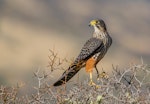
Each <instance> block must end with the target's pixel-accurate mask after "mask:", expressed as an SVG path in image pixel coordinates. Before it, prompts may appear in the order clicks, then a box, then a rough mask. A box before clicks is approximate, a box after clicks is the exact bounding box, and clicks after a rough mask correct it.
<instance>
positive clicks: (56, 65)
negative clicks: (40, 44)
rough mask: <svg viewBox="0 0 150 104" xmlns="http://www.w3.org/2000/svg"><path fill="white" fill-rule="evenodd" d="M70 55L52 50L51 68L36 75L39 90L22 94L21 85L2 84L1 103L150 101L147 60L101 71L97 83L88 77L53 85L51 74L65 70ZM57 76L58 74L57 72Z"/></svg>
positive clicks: (134, 103) (142, 103) (143, 103)
mask: <svg viewBox="0 0 150 104" xmlns="http://www.w3.org/2000/svg"><path fill="white" fill-rule="evenodd" d="M64 62H68V61H67V60H66V59H60V58H59V57H58V54H56V53H55V52H54V51H52V50H50V56H49V65H48V67H49V69H50V70H42V69H40V68H39V69H37V70H36V71H35V72H34V73H33V75H34V78H36V79H37V83H38V85H37V86H34V87H33V88H34V89H35V91H36V93H33V94H32V95H24V96H18V92H19V89H21V87H22V86H21V85H20V84H17V86H15V87H14V86H12V87H7V86H3V85H1V86H0V104H149V102H150V66H148V65H146V64H144V63H143V61H142V60H141V64H138V65H137V64H132V65H131V66H130V67H128V68H124V69H119V68H118V67H117V66H112V74H111V75H108V74H107V73H106V72H102V73H101V74H100V78H99V80H97V85H98V86H99V87H95V86H89V85H88V81H83V82H81V83H75V84H73V87H72V88H70V89H68V87H67V86H68V85H63V86H61V87H56V88H55V87H53V86H51V84H50V83H49V82H50V78H51V77H52V75H53V72H54V71H58V70H63V67H62V65H63V63H64ZM53 77H54V76H53Z"/></svg>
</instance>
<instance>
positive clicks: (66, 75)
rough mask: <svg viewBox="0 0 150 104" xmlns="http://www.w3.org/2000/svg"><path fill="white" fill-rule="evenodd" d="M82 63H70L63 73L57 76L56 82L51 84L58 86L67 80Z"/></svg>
mask: <svg viewBox="0 0 150 104" xmlns="http://www.w3.org/2000/svg"><path fill="white" fill-rule="evenodd" d="M81 68H82V65H72V66H70V67H69V68H68V70H66V71H65V72H64V73H63V75H62V76H61V77H60V78H59V80H58V81H57V82H55V83H54V84H53V86H60V85H62V84H65V83H66V82H68V81H69V80H70V79H71V78H72V77H73V76H74V75H75V74H76V73H77V72H78V71H79V70H80V69H81Z"/></svg>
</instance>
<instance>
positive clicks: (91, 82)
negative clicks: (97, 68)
mask: <svg viewBox="0 0 150 104" xmlns="http://www.w3.org/2000/svg"><path fill="white" fill-rule="evenodd" d="M89 85H92V86H95V85H96V84H95V83H94V82H93V80H92V72H90V82H89Z"/></svg>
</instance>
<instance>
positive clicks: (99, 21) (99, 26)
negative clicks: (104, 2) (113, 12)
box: [89, 19, 107, 32]
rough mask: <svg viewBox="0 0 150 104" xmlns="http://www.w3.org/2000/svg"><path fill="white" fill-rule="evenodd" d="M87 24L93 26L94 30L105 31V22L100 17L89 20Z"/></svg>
mask: <svg viewBox="0 0 150 104" xmlns="http://www.w3.org/2000/svg"><path fill="white" fill-rule="evenodd" d="M89 26H93V27H94V29H95V31H97V29H98V30H99V31H103V32H105V31H107V30H106V25H105V22H104V21H103V20H102V19H95V20H92V21H90V24H89Z"/></svg>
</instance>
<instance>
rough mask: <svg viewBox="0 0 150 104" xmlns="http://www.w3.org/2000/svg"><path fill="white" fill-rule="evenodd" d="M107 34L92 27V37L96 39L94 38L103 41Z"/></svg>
mask: <svg viewBox="0 0 150 104" xmlns="http://www.w3.org/2000/svg"><path fill="white" fill-rule="evenodd" d="M106 35H107V33H106V32H104V31H102V30H100V29H98V28H97V27H96V26H94V33H93V37H96V38H100V39H104V38H106V37H107V36H106Z"/></svg>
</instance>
